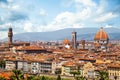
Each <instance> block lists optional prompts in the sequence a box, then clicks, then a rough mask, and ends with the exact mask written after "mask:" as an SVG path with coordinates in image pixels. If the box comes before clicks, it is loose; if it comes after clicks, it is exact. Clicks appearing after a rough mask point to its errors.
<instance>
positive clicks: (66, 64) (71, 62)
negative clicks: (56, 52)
mask: <svg viewBox="0 0 120 80" xmlns="http://www.w3.org/2000/svg"><path fill="white" fill-rule="evenodd" d="M63 66H69V67H70V66H76V63H75V62H73V61H67V62H65V63H64V64H63Z"/></svg>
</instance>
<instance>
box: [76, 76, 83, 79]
mask: <svg viewBox="0 0 120 80" xmlns="http://www.w3.org/2000/svg"><path fill="white" fill-rule="evenodd" d="M75 80H85V77H83V76H77V77H75Z"/></svg>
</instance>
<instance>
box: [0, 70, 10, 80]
mask: <svg viewBox="0 0 120 80" xmlns="http://www.w3.org/2000/svg"><path fill="white" fill-rule="evenodd" d="M11 75H12V72H1V73H0V76H2V77H4V78H6V80H9V79H10V78H9V77H10V76H11Z"/></svg>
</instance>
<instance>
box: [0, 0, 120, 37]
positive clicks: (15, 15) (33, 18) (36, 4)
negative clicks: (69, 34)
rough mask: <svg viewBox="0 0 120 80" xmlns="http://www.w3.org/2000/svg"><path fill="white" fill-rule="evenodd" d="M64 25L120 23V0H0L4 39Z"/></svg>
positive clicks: (117, 26)
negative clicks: (10, 28) (8, 33)
mask: <svg viewBox="0 0 120 80" xmlns="http://www.w3.org/2000/svg"><path fill="white" fill-rule="evenodd" d="M9 27H12V28H13V32H14V34H18V33H25V32H46V31H54V30H59V29H64V28H93V27H105V28H109V27H116V28H119V27H120V0H0V39H3V38H5V37H7V32H8V28H9Z"/></svg>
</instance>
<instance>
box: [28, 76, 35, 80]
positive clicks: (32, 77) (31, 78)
mask: <svg viewBox="0 0 120 80" xmlns="http://www.w3.org/2000/svg"><path fill="white" fill-rule="evenodd" d="M27 80H36V77H35V76H33V75H32V76H29V77H28V78H27Z"/></svg>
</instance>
